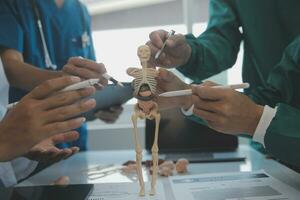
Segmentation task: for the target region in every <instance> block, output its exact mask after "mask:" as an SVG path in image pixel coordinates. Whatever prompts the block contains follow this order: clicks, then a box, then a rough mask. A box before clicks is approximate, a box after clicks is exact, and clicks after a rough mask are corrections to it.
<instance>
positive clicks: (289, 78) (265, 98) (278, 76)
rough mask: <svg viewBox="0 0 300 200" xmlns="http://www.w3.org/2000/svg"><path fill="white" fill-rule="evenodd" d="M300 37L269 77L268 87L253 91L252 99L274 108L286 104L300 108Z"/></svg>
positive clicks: (288, 49)
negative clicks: (278, 104)
mask: <svg viewBox="0 0 300 200" xmlns="http://www.w3.org/2000/svg"><path fill="white" fill-rule="evenodd" d="M299 45H300V36H299V37H297V38H296V39H295V40H294V41H293V42H292V43H291V44H290V45H289V46H288V47H287V48H286V49H285V51H284V53H283V56H282V58H281V61H280V62H279V63H278V64H277V65H276V66H275V67H274V69H273V70H272V71H271V73H270V74H269V76H268V81H267V85H266V86H265V87H259V88H255V89H253V90H252V93H251V98H252V99H253V100H254V101H255V102H257V103H259V104H261V105H266V104H267V105H270V106H272V107H274V106H275V105H276V104H277V103H279V102H281V103H286V104H288V105H291V106H293V107H296V108H300V104H299V102H300V95H299V94H300V93H299V89H298V85H300V78H299V75H300V67H299V66H300V51H299Z"/></svg>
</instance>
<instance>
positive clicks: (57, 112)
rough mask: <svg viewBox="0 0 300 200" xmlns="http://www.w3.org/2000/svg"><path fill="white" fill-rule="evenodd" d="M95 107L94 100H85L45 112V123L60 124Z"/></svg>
mask: <svg viewBox="0 0 300 200" xmlns="http://www.w3.org/2000/svg"><path fill="white" fill-rule="evenodd" d="M95 106H96V101H95V99H86V100H82V101H80V102H78V103H75V104H72V105H68V106H64V107H60V108H56V109H53V110H50V111H49V112H47V116H45V120H46V123H53V122H60V121H64V120H67V119H70V118H72V117H74V116H78V115H80V114H82V113H85V112H87V111H89V110H91V109H92V108H94V107H95Z"/></svg>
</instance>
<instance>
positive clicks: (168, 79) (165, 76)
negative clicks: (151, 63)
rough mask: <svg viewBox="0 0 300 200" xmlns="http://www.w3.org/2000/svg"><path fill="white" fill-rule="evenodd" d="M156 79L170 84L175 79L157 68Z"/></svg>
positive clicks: (167, 72) (164, 70) (170, 74)
mask: <svg viewBox="0 0 300 200" xmlns="http://www.w3.org/2000/svg"><path fill="white" fill-rule="evenodd" d="M158 78H159V79H160V80H163V81H166V82H172V81H173V80H174V78H175V75H174V74H173V73H172V72H170V71H168V70H166V69H163V68H159V69H158Z"/></svg>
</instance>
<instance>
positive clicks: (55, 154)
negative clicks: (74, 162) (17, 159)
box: [25, 131, 79, 164]
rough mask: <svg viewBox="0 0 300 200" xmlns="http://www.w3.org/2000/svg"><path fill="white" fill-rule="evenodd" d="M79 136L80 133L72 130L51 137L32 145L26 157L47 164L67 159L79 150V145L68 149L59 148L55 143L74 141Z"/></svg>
mask: <svg viewBox="0 0 300 200" xmlns="http://www.w3.org/2000/svg"><path fill="white" fill-rule="evenodd" d="M78 138H79V133H78V132H76V131H71V132H68V133H61V134H58V135H55V136H52V137H50V138H47V139H45V140H43V141H41V142H40V143H39V144H37V145H35V146H34V147H32V148H31V149H30V150H29V152H28V153H27V154H25V157H27V158H29V159H30V160H35V161H38V162H44V163H47V164H53V163H56V162H59V161H61V160H63V159H64V160H65V159H67V158H69V157H70V156H72V155H74V154H75V153H77V152H78V151H79V148H78V147H71V148H66V149H59V148H57V147H56V146H55V145H57V144H60V143H64V142H72V141H74V140H77V139H78Z"/></svg>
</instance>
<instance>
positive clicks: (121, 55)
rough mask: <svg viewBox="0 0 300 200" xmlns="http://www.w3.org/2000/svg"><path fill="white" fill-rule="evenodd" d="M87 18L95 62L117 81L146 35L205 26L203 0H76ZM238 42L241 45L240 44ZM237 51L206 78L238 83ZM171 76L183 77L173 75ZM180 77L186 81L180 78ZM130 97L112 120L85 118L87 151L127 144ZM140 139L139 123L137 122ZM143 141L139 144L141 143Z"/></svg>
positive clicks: (126, 78) (133, 63)
mask: <svg viewBox="0 0 300 200" xmlns="http://www.w3.org/2000/svg"><path fill="white" fill-rule="evenodd" d="M82 2H83V3H84V4H86V6H87V7H88V10H89V12H90V15H91V16H92V30H93V40H94V45H95V50H96V56H97V61H98V62H102V63H104V64H105V65H106V68H107V69H108V71H109V73H110V74H111V75H112V76H114V77H115V78H116V79H119V80H121V81H131V80H132V79H131V77H129V76H127V74H126V69H127V68H128V67H138V66H140V65H139V61H138V57H137V55H136V50H137V47H138V46H139V45H141V44H144V43H145V42H147V41H148V39H149V38H148V36H149V33H150V32H152V31H154V30H158V29H165V30H167V31H169V30H171V29H173V30H175V31H176V32H177V33H182V34H186V33H193V34H194V35H195V36H198V35H199V34H200V33H202V32H203V31H204V30H205V29H206V26H207V22H208V15H209V13H208V11H209V10H208V6H209V0H82ZM242 45H243V44H242ZM241 51H242V50H241ZM241 55H242V52H240V54H239V56H238V59H237V62H236V64H235V66H234V67H233V68H231V69H230V70H228V71H225V72H222V73H220V74H218V75H216V76H214V77H211V78H209V80H213V81H215V82H218V83H220V84H231V83H240V82H241V80H242V79H241V64H242V57H241ZM176 74H177V75H178V76H179V77H181V78H183V79H184V77H182V76H181V75H180V74H179V73H177V72H176ZM185 81H187V82H188V81H189V80H187V79H185ZM134 103H135V100H131V101H129V102H128V103H127V104H126V105H124V106H123V107H124V111H123V113H122V115H121V116H120V118H119V119H118V121H117V122H116V123H114V124H106V123H104V122H101V121H100V120H96V121H93V122H89V124H88V127H89V132H90V134H89V149H90V150H96V149H97V150H100V149H101V150H103V149H116V148H118V149H128V148H133V144H132V143H133V139H132V132H131V130H132V124H131V113H132V108H133V104H134ZM138 127H139V130H140V133H141V139H142V141H144V127H145V123H144V122H143V121H140V122H139V125H138ZM143 145H144V144H143Z"/></svg>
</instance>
